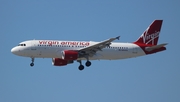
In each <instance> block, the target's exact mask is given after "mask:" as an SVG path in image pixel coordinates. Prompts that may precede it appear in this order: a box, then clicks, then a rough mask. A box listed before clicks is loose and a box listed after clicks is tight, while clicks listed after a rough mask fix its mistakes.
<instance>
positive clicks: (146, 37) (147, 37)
mask: <svg viewBox="0 0 180 102" xmlns="http://www.w3.org/2000/svg"><path fill="white" fill-rule="evenodd" d="M148 31H149V27H148V28H147V29H146V31H145V32H144V34H143V35H142V36H141V37H142V39H143V43H145V44H151V45H156V44H154V42H155V40H156V39H158V37H159V33H160V32H159V31H158V32H155V33H153V34H148Z"/></svg>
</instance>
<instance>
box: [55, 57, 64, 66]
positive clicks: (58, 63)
mask: <svg viewBox="0 0 180 102" xmlns="http://www.w3.org/2000/svg"><path fill="white" fill-rule="evenodd" d="M52 64H53V65H54V66H65V65H67V64H68V61H67V60H63V59H60V58H52Z"/></svg>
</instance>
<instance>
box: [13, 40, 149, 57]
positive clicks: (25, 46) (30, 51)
mask: <svg viewBox="0 0 180 102" xmlns="http://www.w3.org/2000/svg"><path fill="white" fill-rule="evenodd" d="M97 43H99V42H92V41H89V42H87V41H58V40H29V41H24V42H21V43H20V44H19V45H18V46H16V47H14V48H13V49H12V50H11V52H13V53H14V54H16V55H19V56H24V57H31V58H61V57H62V51H64V50H79V49H82V48H84V47H88V46H91V45H94V44H97ZM142 55H146V54H145V53H144V51H143V50H142V49H141V48H140V47H139V46H138V45H136V44H133V43H117V42H114V43H111V45H110V46H109V47H106V48H103V49H102V50H101V51H97V52H96V54H95V55H93V56H91V57H89V59H90V60H97V59H98V60H100V59H104V60H116V59H124V58H131V57H137V56H142ZM79 59H81V60H86V59H85V58H79Z"/></svg>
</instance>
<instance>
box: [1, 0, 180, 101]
mask: <svg viewBox="0 0 180 102" xmlns="http://www.w3.org/2000/svg"><path fill="white" fill-rule="evenodd" d="M179 4H180V2H179V1H178V0H165V1H157V0H138V1H132V0H125V1H121V0H63V1H62V0H53V1H52V0H29V1H28V0H0V35H1V37H0V43H1V51H0V54H1V67H0V101H1V102H33V101H34V102H60V101H62V102H64V101H65V102H84V101H85V102H180V88H179V86H180V74H179V73H180V69H179V68H180V64H179V63H180V55H179V50H180V49H179V47H178V44H179V38H180V36H179V27H180V19H179V18H180V12H179V10H180V6H179ZM155 19H163V20H164V21H163V26H162V29H161V35H160V39H159V43H164V42H167V43H169V44H168V45H167V50H166V51H164V52H160V53H157V54H154V55H148V56H143V57H138V58H132V59H125V60H116V61H109V60H107V61H104V60H100V61H92V66H91V67H90V68H86V69H85V70H83V71H79V70H78V68H77V67H78V66H79V63H74V64H71V65H68V66H64V67H54V66H52V62H51V59H35V66H34V67H33V68H31V67H30V66H29V64H30V62H31V60H30V58H25V57H19V56H15V55H13V54H12V53H11V52H10V50H11V48H12V47H14V46H16V45H17V44H18V43H19V42H21V41H25V40H31V39H57V40H87V41H102V40H105V39H108V38H110V37H116V36H119V35H120V36H121V38H120V41H119V42H133V41H135V40H136V39H137V38H138V37H139V36H140V35H141V34H142V32H143V31H144V30H145V29H146V28H147V27H148V26H149V24H150V23H151V22H152V21H153V20H155ZM83 63H84V62H83Z"/></svg>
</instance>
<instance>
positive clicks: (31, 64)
mask: <svg viewBox="0 0 180 102" xmlns="http://www.w3.org/2000/svg"><path fill="white" fill-rule="evenodd" d="M31 61H32V62H31V63H30V66H31V67H33V66H34V58H31Z"/></svg>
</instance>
